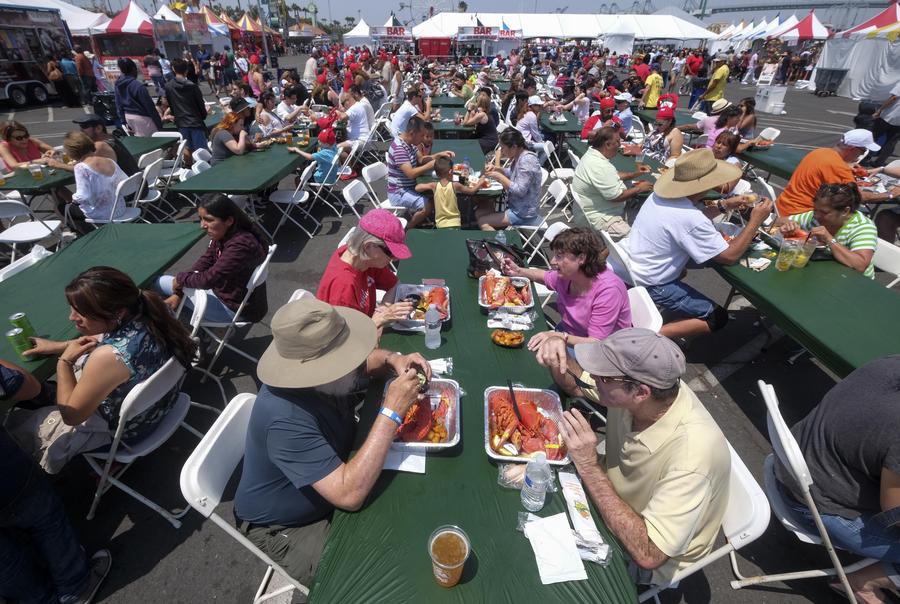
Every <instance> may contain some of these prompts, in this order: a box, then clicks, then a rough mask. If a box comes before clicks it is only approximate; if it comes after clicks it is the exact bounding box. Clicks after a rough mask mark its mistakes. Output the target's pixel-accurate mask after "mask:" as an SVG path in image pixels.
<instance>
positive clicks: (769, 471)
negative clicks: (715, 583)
mask: <svg viewBox="0 0 900 604" xmlns="http://www.w3.org/2000/svg"><path fill="white" fill-rule="evenodd" d="M757 385H758V386H759V391H760V393H762V397H763V401H765V403H766V422H767V424H768V429H769V440H770V441H772V449H773V450H774V453H773V454H769V455H768V456H767V457H766V461H765V465H764V467H763V478H764V482H765V488H766V495H767V496H768V498H769V503H770V504H771V506H772V511H773V512H774V513H775V516H776V517H777V518H778V520H779V521H781V524H782V525H784V528H786V529H787V530H788V531H790V532H792V533H794V536H796V537H797V539H799V540H800V541H802V542H803V543H810V544H813V545H822V546H823V547H824V548H825V550H826V551H827V552H828V556H829V558H831V563H832V564H833V568H828V569H821V570H818V569H817V570H806V571H798V572H792V573H781V574H777V575H761V576H757V577H744V576H743V575H742V574H741V573H740V572H739V571H738V567H737V563H736V561H734V560H732V568H733V569H734V574H735V576H736V577H738V580H737V581H732V582H731V587H732V588H734V589H740V588H742V587H746V586H748V585H759V584H761V583H772V582H776V581H792V580H795V579H810V578H813V577H833V576H835V575H837V577H838V579H839V580H840V582H841V585H843V587H844V592H845V593H846V594H847V598H848V599H849V600H850V601H851V602H854V603H855V602H856V598H855V596H854V595H853V588H851V587H850V583H849V582H848V581H847V574H848V573H853V572H856V571H858V570H859V569H861V568H865V567H867V566H870V565H872V564H875V563H876V562H878V560H873V559H871V558H864V559H862V560H860V561H859V562H856V563H855V564H852V565H850V566H848V567H847V568H846V569H845V568H844V567H843V565H842V564H841V561H840V559H838V556H837V553H836V552H835V551H834V546H833V545H832V543H831V539H830V538H829V536H828V532H827V531H826V530H825V525H824V524H822V518H821V516H820V515H819V509H818V508H817V507H816V502H815V501H814V500H813V498H812V494H811V493H810V487H811V486H812V484H813V481H812V476H811V475H810V472H809V466H807V465H806V460H805V459H804V458H803V451H801V450H800V445H799V444H798V443H797V441H796V439H794V435H793V434H791V430H790V428H788V425H787V423H785V421H784V418H783V417H781V411H780V410H779V408H778V407H779V404H778V396H777V395H776V394H775V389H774V388H773V387H772V386H771V385H770V384H767V383H765V382H763V381H762V380H759V381H758V382H757ZM776 457H777V458H778V461H780V462H781V465H782V466H783V467H784V468H786V469H787V471H788V472H789V473H790V475H791V477H792V478H793V480H794V483H795V484H796V485H797V486H798V487H800V490H801V491H803V504H804V505H806V507H807V508H809V511H810V513H811V514H812V517H813V521H814V522H815V525H816V528H817V529H818V530H817V532H813V531H810V530H808V529H807V528H806V527H805V525H804V524H802V523H801V522H800V521H799V520H798V519H797V518H796V517H795V514H794V512H793V511H792V509H791V506H790V505H789V504H788V502H787V501H786V499H785V497H786V496H785V495H784V494H783V493H782V492H781V488H780V487H779V486H778V481H777V479H776V478H775V459H776Z"/></svg>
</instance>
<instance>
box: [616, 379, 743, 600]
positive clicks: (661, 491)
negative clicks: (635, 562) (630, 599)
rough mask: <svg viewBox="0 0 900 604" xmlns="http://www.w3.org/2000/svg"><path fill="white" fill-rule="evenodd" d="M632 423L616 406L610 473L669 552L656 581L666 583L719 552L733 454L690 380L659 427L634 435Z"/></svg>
mask: <svg viewBox="0 0 900 604" xmlns="http://www.w3.org/2000/svg"><path fill="white" fill-rule="evenodd" d="M631 420H632V417H631V413H629V412H628V411H625V410H623V409H615V408H610V409H609V415H608V417H607V421H608V423H607V428H606V471H607V473H608V475H609V479H610V481H611V482H612V484H613V487H614V488H615V489H616V493H618V495H619V497H621V498H622V499H623V500H624V501H625V502H626V503H627V504H628V505H630V506H631V507H632V509H634V511H635V512H637V513H638V514H640V515H641V517H642V518H643V519H644V524H645V525H646V527H647V535H648V536H649V537H650V540H651V541H653V543H654V544H656V547H658V548H659V549H660V550H662V551H663V552H664V553H665V554H666V555H667V556H669V560H668V561H667V562H666V563H665V564H663V565H662V566H660V567H659V568H657V569H655V570H654V571H653V584H654V585H662V584H665V583H668V582H669V581H670V580H671V579H672V576H673V575H674V574H675V572H676V571H678V570H679V569H681V568H684V567H686V566H688V565H689V564H690V563H691V562H694V561H696V560H698V559H700V558H702V557H703V556H705V555H706V554H708V553H709V552H710V551H712V548H713V545H714V544H715V540H716V536H717V535H718V532H719V527H720V526H721V524H722V517H723V516H724V514H725V508H726V506H727V505H728V483H729V475H730V472H731V456H730V454H729V451H728V441H727V440H725V436H724V435H723V434H722V431H721V430H720V429H719V426H718V425H716V422H715V420H713V418H712V416H711V415H710V414H709V412H708V411H707V410H706V408H705V407H704V406H703V404H702V403H701V402H700V400H699V399H698V398H697V396H696V395H695V394H694V393H693V392H692V391H691V390H690V388H688V386H687V384H685V383H684V382H681V388H680V389H679V392H678V396H677V397H676V398H675V401H674V402H673V403H672V405H671V406H670V407H669V410H668V411H666V413H665V415H663V416H662V417H661V418H660V419H659V420H657V421H656V422H655V423H654V424H653V425H652V426H650V427H649V428H646V429H645V430H643V431H641V432H633V431H632V429H631Z"/></svg>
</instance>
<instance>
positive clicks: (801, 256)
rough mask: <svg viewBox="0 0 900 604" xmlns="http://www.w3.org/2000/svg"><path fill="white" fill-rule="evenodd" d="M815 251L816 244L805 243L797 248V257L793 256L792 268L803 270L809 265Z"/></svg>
mask: <svg viewBox="0 0 900 604" xmlns="http://www.w3.org/2000/svg"><path fill="white" fill-rule="evenodd" d="M815 251H816V242H815V241H807V242H806V243H803V244H801V245H799V246H798V247H797V255H796V256H794V266H796V267H797V268H803V267H804V266H806V265H807V264H808V263H809V259H810V257H811V256H812V255H813V252H815Z"/></svg>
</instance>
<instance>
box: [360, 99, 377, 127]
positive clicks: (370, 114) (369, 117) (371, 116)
mask: <svg viewBox="0 0 900 604" xmlns="http://www.w3.org/2000/svg"><path fill="white" fill-rule="evenodd" d="M359 104H360V105H362V106H363V109H365V110H366V122H367V123H368V124H369V130H371V129H372V128H374V127H375V109H373V108H372V103H370V102H369V99H368V98H366V97H363V98H361V99H360V100H359Z"/></svg>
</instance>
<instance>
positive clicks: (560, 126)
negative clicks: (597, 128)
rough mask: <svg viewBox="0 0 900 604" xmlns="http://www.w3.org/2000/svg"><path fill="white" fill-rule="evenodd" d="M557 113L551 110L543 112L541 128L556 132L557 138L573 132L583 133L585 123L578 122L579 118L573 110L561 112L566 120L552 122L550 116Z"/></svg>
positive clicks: (561, 115)
mask: <svg viewBox="0 0 900 604" xmlns="http://www.w3.org/2000/svg"><path fill="white" fill-rule="evenodd" d="M551 115H554V117H555V113H553V112H550V111H544V112H542V113H541V130H544V131H546V132H550V133H552V134H554V135H555V136H556V137H557V138H559V137H562V136H569V135H572V134H579V135H580V134H581V128H582V126H583V124H580V123H579V122H578V118H577V117H575V114H574V113H572V112H571V111H563V112H562V113H561V114H560V117H564V118H565V119H566V121H565V122H558V123H557V122H552V121H550V116H551Z"/></svg>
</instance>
